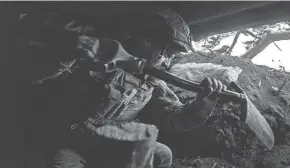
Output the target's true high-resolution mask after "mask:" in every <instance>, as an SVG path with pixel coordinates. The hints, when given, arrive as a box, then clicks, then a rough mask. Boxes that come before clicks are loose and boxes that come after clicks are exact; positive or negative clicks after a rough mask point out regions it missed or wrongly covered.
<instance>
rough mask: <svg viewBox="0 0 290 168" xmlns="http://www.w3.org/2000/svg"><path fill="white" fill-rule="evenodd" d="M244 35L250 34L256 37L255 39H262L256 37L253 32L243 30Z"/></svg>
mask: <svg viewBox="0 0 290 168" xmlns="http://www.w3.org/2000/svg"><path fill="white" fill-rule="evenodd" d="M241 32H242V33H243V34H249V35H251V36H252V37H254V38H255V39H261V37H259V36H257V35H255V34H254V33H253V32H250V31H249V30H243V31H241Z"/></svg>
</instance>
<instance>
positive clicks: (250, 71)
mask: <svg viewBox="0 0 290 168" xmlns="http://www.w3.org/2000/svg"><path fill="white" fill-rule="evenodd" d="M188 62H197V63H214V64H220V65H224V66H237V67H239V68H241V69H242V70H243V72H242V73H241V74H240V76H239V78H238V82H237V83H238V84H239V85H240V86H241V87H242V88H243V90H244V91H245V92H246V94H247V95H248V96H249V98H250V99H251V101H252V102H253V103H254V104H255V106H256V107H257V109H258V110H259V111H260V112H261V113H262V114H263V116H264V117H265V118H266V120H267V121H268V122H269V124H270V126H271V128H272V129H273V132H274V135H275V146H274V148H273V149H272V150H270V151H267V150H266V148H265V147H264V146H263V145H262V143H261V142H260V141H259V140H258V139H257V138H256V137H255V136H254V135H253V134H252V133H251V132H250V131H249V129H248V128H247V127H246V126H245V125H244V124H243V123H241V122H240V121H239V120H238V119H237V117H236V116H238V115H239V112H240V109H239V105H238V104H235V103H232V102H226V101H222V100H221V101H220V102H219V104H218V105H217V107H216V109H215V113H214V115H213V116H212V117H211V118H210V119H209V120H208V121H207V122H206V124H205V125H203V126H201V127H200V128H197V129H195V130H192V131H190V132H187V133H184V134H186V135H183V136H185V139H186V140H182V142H178V140H171V142H172V141H174V142H175V143H177V142H178V143H179V144H180V143H182V144H183V146H185V147H184V148H177V147H175V146H174V145H172V149H173V150H174V151H176V152H175V155H176V158H184V157H185V156H187V157H189V156H191V157H194V158H197V157H200V158H199V160H201V161H203V162H202V163H205V162H206V161H208V160H211V159H212V157H214V158H218V159H217V160H215V162H212V163H216V165H215V166H214V164H212V165H208V166H206V165H202V164H200V165H198V164H195V163H194V164H192V165H191V167H240V168H254V167H261V168H262V167H269V168H270V167H271V168H286V167H287V166H290V161H289V158H290V152H288V151H289V150H288V149H289V145H288V144H289V143H290V133H289V130H290V120H289V119H290V112H289V109H290V108H289V107H290V94H289V89H290V83H289V82H287V83H286V85H285V86H284V87H283V89H282V91H281V92H280V93H279V94H278V95H275V94H273V89H272V87H275V88H279V87H280V86H282V84H283V83H284V81H285V77H286V79H289V76H290V74H289V73H284V72H281V71H278V70H274V69H271V68H268V67H266V66H258V65H255V64H253V63H251V62H250V61H247V60H241V59H240V58H238V57H229V56H217V57H215V58H213V59H211V58H207V57H202V56H199V55H196V54H189V55H183V56H177V57H176V58H175V60H174V63H188ZM170 87H171V88H172V89H173V90H174V91H175V93H176V94H177V95H178V96H179V98H180V99H181V101H183V102H185V101H187V100H189V99H192V98H193V97H194V96H195V93H190V92H188V91H184V90H183V89H180V88H177V87H175V86H170ZM172 144H173V143H172ZM196 146H197V147H196ZM181 160H182V159H181ZM181 160H178V159H177V160H176V162H178V163H179V164H178V166H181V165H184V166H185V167H188V165H189V167H190V164H189V163H190V159H188V161H187V162H186V161H184V162H182V161H181ZM183 160H184V159H183ZM185 160H186V159H185ZM191 160H192V159H191ZM185 162H186V164H184V163H185ZM206 163H207V162H206ZM222 164H223V165H222ZM220 165H222V166H220Z"/></svg>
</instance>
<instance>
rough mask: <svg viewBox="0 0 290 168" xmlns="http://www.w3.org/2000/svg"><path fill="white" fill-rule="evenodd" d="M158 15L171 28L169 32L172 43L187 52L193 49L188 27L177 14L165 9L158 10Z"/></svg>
mask: <svg viewBox="0 0 290 168" xmlns="http://www.w3.org/2000/svg"><path fill="white" fill-rule="evenodd" d="M158 16H160V17H162V18H163V19H165V21H166V24H167V26H168V27H169V28H170V29H171V31H170V32H169V33H170V36H171V40H172V41H173V43H174V44H177V45H179V47H182V48H183V49H185V50H186V51H187V52H188V51H190V50H193V47H192V44H191V41H192V38H191V34H190V29H189V27H188V25H187V23H186V22H185V21H184V20H183V19H182V17H181V16H180V15H179V14H177V13H176V12H172V11H171V10H170V9H166V10H163V11H161V12H159V13H158Z"/></svg>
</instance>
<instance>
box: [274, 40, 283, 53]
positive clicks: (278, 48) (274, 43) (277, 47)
mask: <svg viewBox="0 0 290 168" xmlns="http://www.w3.org/2000/svg"><path fill="white" fill-rule="evenodd" d="M273 43H274V45H275V46H276V47H277V48H278V49H279V50H280V51H282V49H281V48H280V47H279V46H278V45H277V44H276V43H275V41H274V42H273Z"/></svg>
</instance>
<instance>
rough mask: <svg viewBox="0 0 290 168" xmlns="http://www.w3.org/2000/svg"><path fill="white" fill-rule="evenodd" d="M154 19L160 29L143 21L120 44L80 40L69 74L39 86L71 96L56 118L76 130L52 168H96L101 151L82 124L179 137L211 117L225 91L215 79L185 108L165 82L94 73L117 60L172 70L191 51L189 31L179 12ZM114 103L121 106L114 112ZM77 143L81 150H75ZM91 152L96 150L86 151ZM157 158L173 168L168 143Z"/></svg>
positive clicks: (66, 69) (207, 81) (126, 74)
mask: <svg viewBox="0 0 290 168" xmlns="http://www.w3.org/2000/svg"><path fill="white" fill-rule="evenodd" d="M153 19H156V22H155V23H157V25H142V24H141V23H142V21H141V22H139V23H138V24H141V25H136V26H135V27H134V28H132V29H131V30H130V33H128V34H127V35H126V36H122V37H124V38H123V39H122V38H120V39H118V40H119V41H117V40H113V39H105V38H96V37H92V36H88V35H81V36H78V37H77V42H76V50H74V53H76V54H75V56H76V57H74V59H72V60H71V61H68V63H67V64H62V65H63V68H64V69H63V71H62V72H66V73H60V74H61V75H56V76H55V77H53V78H46V79H43V80H40V81H39V82H41V83H42V84H41V85H44V86H45V87H46V86H49V85H50V84H53V83H57V84H53V85H54V86H56V85H59V84H61V87H60V88H61V89H58V90H59V93H58V94H60V92H61V93H62V94H63V95H66V96H67V97H69V98H68V99H67V100H66V101H68V102H69V103H58V104H61V105H62V106H70V107H69V108H61V110H59V111H60V112H59V113H58V114H59V115H60V113H62V116H66V117H62V119H65V120H66V121H62V124H64V125H66V126H68V125H72V127H71V128H73V131H72V132H73V134H74V136H73V137H74V138H68V140H67V143H68V144H70V145H67V146H61V147H60V149H59V150H57V152H56V154H54V155H53V157H52V158H51V161H50V162H49V166H48V167H49V168H65V167H74V168H83V167H87V166H88V165H94V164H96V165H95V166H97V163H96V162H97V161H96V159H95V158H93V155H94V154H93V153H94V152H98V151H97V149H96V148H93V147H92V148H91V145H92V144H89V143H86V141H85V140H84V139H85V138H82V136H85V135H86V134H85V133H83V132H81V131H80V130H85V126H84V125H83V123H84V121H90V122H91V123H93V125H95V126H96V127H98V126H100V125H103V124H105V123H107V122H114V121H134V120H138V121H140V122H143V123H147V124H154V125H156V126H157V127H158V129H159V130H160V131H177V132H181V131H184V130H188V129H192V128H195V127H197V126H198V125H200V124H202V123H203V122H204V121H206V119H207V118H208V117H209V116H210V114H211V111H212V109H213V108H214V107H215V105H216V103H217V97H218V93H220V92H221V91H222V90H223V89H225V88H226V87H225V86H224V85H223V84H222V83H221V82H220V81H218V80H216V79H209V78H206V79H204V80H203V81H202V83H201V84H202V85H203V86H204V87H205V91H204V92H203V93H201V94H199V95H198V96H197V97H196V98H195V99H194V100H190V101H189V102H187V103H185V104H182V103H181V102H180V101H179V98H178V97H177V96H176V95H175V94H174V92H173V91H172V90H170V89H169V88H168V86H167V85H166V83H165V82H164V81H161V80H158V79H156V78H154V77H151V76H147V75H145V76H144V75H138V74H135V73H129V72H126V71H124V70H123V69H122V68H117V69H114V68H113V69H111V70H108V69H107V71H103V72H97V70H96V69H94V68H92V67H93V66H94V65H96V66H95V67H97V65H99V63H112V60H114V58H116V57H125V58H132V57H136V58H139V59H146V60H147V65H148V66H155V67H159V68H162V67H163V68H168V67H169V66H170V61H171V59H172V58H173V56H174V55H175V54H176V53H179V52H188V51H190V50H192V45H191V38H190V30H189V27H188V25H187V24H186V22H185V21H184V20H183V19H182V18H181V17H180V16H179V15H178V14H177V13H175V12H172V11H170V10H164V11H161V12H159V13H157V14H156V16H154V18H153ZM143 23H146V22H143ZM136 24H137V23H136ZM72 25H73V24H70V25H69V26H72ZM123 47H124V49H125V50H124V49H123ZM63 83H65V84H63ZM71 99H73V100H71ZM55 101H56V102H60V101H62V102H63V100H60V101H57V100H55ZM120 101H122V102H120ZM116 104H121V106H117V108H116V106H115V105H116ZM64 111H66V112H64ZM64 113H65V114H64ZM92 121H93V122H92ZM84 132H88V130H85V131H84ZM74 141H78V144H83V145H82V146H78V147H77V146H76V145H74V144H75V142H74ZM79 142H80V143H79ZM94 145H96V146H97V144H94ZM90 148H91V149H94V151H91V150H88V149H90ZM95 149H96V150H95ZM88 151H91V152H90V153H88ZM155 158H156V159H155V161H154V165H156V167H158V166H159V167H167V168H168V167H170V165H171V164H172V152H171V150H170V149H169V148H168V147H167V146H166V145H164V144H161V143H156V148H155Z"/></svg>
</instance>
